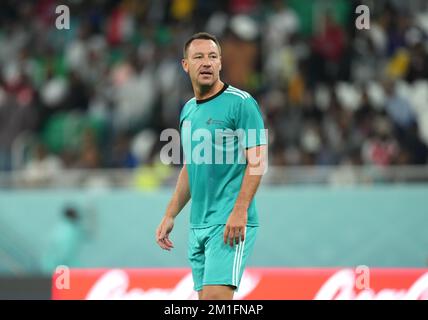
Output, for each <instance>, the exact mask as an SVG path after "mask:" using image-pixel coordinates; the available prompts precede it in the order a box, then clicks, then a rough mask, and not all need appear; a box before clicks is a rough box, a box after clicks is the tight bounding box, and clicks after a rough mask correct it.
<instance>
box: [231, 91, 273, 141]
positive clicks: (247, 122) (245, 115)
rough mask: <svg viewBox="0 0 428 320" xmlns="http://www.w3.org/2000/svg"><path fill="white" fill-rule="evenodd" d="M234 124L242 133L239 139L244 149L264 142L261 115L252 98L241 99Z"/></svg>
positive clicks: (264, 134)
mask: <svg viewBox="0 0 428 320" xmlns="http://www.w3.org/2000/svg"><path fill="white" fill-rule="evenodd" d="M235 125H236V130H237V131H238V132H240V133H241V134H242V135H243V137H242V139H241V138H240V139H241V143H242V144H243V145H244V147H245V148H246V149H248V148H252V147H255V146H259V145H265V144H266V132H265V127H264V123H263V117H262V114H261V112H260V108H259V105H258V104H257V101H256V100H255V99H254V98H252V97H248V98H246V99H243V100H242V102H241V103H240V104H239V105H238V106H237V110H236V113H235Z"/></svg>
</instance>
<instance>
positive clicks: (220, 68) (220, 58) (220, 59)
mask: <svg viewBox="0 0 428 320" xmlns="http://www.w3.org/2000/svg"><path fill="white" fill-rule="evenodd" d="M221 67H222V63H221V56H220V68H219V69H218V71H219V72H220V71H221Z"/></svg>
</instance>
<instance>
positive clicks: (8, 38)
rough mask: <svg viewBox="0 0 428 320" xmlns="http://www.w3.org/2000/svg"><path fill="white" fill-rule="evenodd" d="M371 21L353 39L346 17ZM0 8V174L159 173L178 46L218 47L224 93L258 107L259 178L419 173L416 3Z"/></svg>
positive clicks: (422, 31)
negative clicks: (349, 169)
mask: <svg viewBox="0 0 428 320" xmlns="http://www.w3.org/2000/svg"><path fill="white" fill-rule="evenodd" d="M361 3H363V4H367V5H368V6H369V8H370V17H371V21H370V29H369V30H357V29H356V27H355V19H356V18H357V16H358V15H357V14H356V13H355V8H356V6H357V5H359V4H361ZM58 4H60V3H58V2H57V1H54V0H39V1H25V0H23V1H19V5H17V4H16V1H6V0H4V1H2V3H1V5H0V6H1V10H0V170H2V171H9V170H12V169H23V168H24V169H25V170H27V171H28V172H29V174H32V173H33V174H34V175H37V174H38V173H37V172H41V171H43V172H44V174H47V173H49V172H50V173H52V174H53V173H57V172H59V171H60V170H62V169H64V168H135V167H139V166H141V165H144V164H149V163H152V162H153V161H158V160H159V150H160V149H161V147H162V145H163V144H164V143H165V142H160V141H159V134H160V132H161V131H162V130H163V129H165V128H177V127H178V119H179V114H180V110H181V107H182V105H183V104H184V103H185V102H186V101H187V100H188V99H189V98H191V97H192V96H193V93H192V90H191V86H190V81H189V80H188V78H187V75H186V74H185V73H184V72H183V71H182V69H181V65H180V60H181V58H182V46H183V43H184V42H185V40H186V38H187V37H188V36H190V35H191V34H193V33H194V32H197V31H208V32H211V33H213V34H215V35H217V36H218V37H219V39H220V40H221V44H222V58H223V70H222V78H223V80H224V81H226V82H228V83H230V84H232V85H234V86H236V87H239V88H242V89H244V90H247V91H248V92H250V93H251V94H253V95H254V96H255V97H256V99H257V100H258V101H259V104H260V106H261V109H262V111H263V113H264V115H265V120H266V127H267V128H268V129H269V145H270V149H269V150H270V151H269V152H270V156H269V161H270V164H271V165H287V166H294V165H340V164H354V165H361V164H374V165H379V166H390V165H406V164H426V163H427V145H428V103H427V102H428V81H427V79H428V55H427V53H428V37H427V36H428V6H427V4H426V3H425V1H416V0H415V1H407V2H404V1H378V0H377V1H351V0H327V1H313V0H288V1H285V0H270V1H258V0H229V1H225V0H222V1H203V0H157V1H148V0H123V1H113V0H110V1H108V0H106V1H103V0H98V1H96V0H93V1H83V0H74V1H71V0H70V1H62V2H61V4H67V5H68V6H69V8H70V24H71V26H70V29H69V30H58V29H57V28H56V27H55V19H56V18H57V16H58V14H55V7H56V6H57V5H58Z"/></svg>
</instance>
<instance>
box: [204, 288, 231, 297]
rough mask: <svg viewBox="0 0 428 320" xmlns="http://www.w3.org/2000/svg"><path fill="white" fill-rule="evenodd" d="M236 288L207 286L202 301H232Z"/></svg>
mask: <svg viewBox="0 0 428 320" xmlns="http://www.w3.org/2000/svg"><path fill="white" fill-rule="evenodd" d="M233 293H234V288H233V287H230V286H206V287H204V290H203V293H202V295H201V296H202V297H201V300H232V299H233Z"/></svg>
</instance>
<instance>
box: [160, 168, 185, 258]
mask: <svg viewBox="0 0 428 320" xmlns="http://www.w3.org/2000/svg"><path fill="white" fill-rule="evenodd" d="M189 199H190V188H189V176H188V174H187V168H186V165H183V168H182V169H181V170H180V174H179V175H178V179H177V185H176V187H175V191H174V194H173V195H172V198H171V200H170V202H169V204H168V206H167V208H166V212H165V215H164V217H163V218H162V221H161V223H160V224H159V227H158V228H157V229H156V242H157V243H158V245H159V246H160V247H161V248H162V249H165V250H171V248H173V247H174V246H173V244H172V242H171V240H170V239H169V234H170V233H171V231H172V228H173V227H174V219H175V217H176V216H177V215H178V214H179V213H180V211H181V210H182V209H183V208H184V206H185V205H186V204H187V202H188V201H189Z"/></svg>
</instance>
